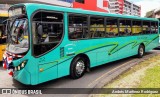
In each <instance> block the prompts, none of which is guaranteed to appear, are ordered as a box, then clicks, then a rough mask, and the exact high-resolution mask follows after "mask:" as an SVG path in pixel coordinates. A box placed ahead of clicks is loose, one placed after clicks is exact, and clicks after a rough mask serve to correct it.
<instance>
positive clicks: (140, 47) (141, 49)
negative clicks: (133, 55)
mask: <svg viewBox="0 0 160 97" xmlns="http://www.w3.org/2000/svg"><path fill="white" fill-rule="evenodd" d="M144 53H145V50H144V46H143V45H140V46H139V48H138V57H139V58H142V57H143V55H144Z"/></svg>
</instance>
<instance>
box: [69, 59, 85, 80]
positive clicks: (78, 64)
mask: <svg viewBox="0 0 160 97" xmlns="http://www.w3.org/2000/svg"><path fill="white" fill-rule="evenodd" d="M86 66H87V64H86V62H85V60H84V59H83V58H81V57H76V58H75V59H74V60H73V61H72V63H71V68H70V76H71V78H72V79H78V78H80V77H82V76H83V75H84V73H85V71H86Z"/></svg>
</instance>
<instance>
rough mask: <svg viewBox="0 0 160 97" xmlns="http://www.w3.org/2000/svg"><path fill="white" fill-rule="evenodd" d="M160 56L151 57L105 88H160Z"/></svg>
mask: <svg viewBox="0 0 160 97" xmlns="http://www.w3.org/2000/svg"><path fill="white" fill-rule="evenodd" d="M159 59H160V55H156V56H154V57H151V58H149V59H147V60H145V61H143V62H141V63H139V64H137V65H136V66H134V67H132V68H131V69H130V70H128V71H127V72H125V73H123V74H121V75H120V76H119V77H117V78H116V79H115V80H113V81H112V82H111V83H109V84H107V85H106V86H104V87H103V88H160V60H159ZM97 96H99V97H160V94H154V95H151V94H132V95H131V94H129V95H128V94H119V95H117V94H101V95H94V97H97Z"/></svg>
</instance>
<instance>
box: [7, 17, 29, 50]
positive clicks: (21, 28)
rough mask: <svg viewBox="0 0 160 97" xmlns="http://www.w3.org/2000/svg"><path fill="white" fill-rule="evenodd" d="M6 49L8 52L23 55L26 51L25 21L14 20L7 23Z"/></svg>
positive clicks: (26, 32)
mask: <svg viewBox="0 0 160 97" xmlns="http://www.w3.org/2000/svg"><path fill="white" fill-rule="evenodd" d="M7 28H8V29H7V30H8V47H7V50H8V51H9V52H14V53H24V52H26V51H27V50H28V42H29V40H28V26H27V19H14V20H9V21H8V27H7Z"/></svg>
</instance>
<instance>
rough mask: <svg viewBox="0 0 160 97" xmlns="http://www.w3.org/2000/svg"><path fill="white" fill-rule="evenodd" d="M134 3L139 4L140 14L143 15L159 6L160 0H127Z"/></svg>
mask: <svg viewBox="0 0 160 97" xmlns="http://www.w3.org/2000/svg"><path fill="white" fill-rule="evenodd" d="M129 1H132V2H134V3H135V4H138V5H141V15H142V16H145V15H146V12H148V11H150V10H152V9H156V8H160V0H129Z"/></svg>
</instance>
